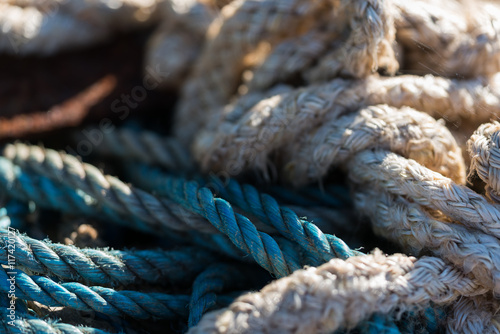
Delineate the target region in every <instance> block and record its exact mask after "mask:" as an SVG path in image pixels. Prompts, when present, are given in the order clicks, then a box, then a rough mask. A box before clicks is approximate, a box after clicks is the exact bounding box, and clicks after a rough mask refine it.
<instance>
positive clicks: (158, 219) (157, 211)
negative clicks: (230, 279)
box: [4, 143, 214, 232]
mask: <svg viewBox="0 0 500 334" xmlns="http://www.w3.org/2000/svg"><path fill="white" fill-rule="evenodd" d="M4 155H5V156H6V157H7V158H9V159H10V160H12V161H13V162H14V163H15V164H16V165H19V166H21V168H23V169H26V170H33V171H35V172H36V173H38V174H39V175H43V176H46V177H48V178H51V179H52V180H55V181H58V182H61V183H63V184H65V185H67V186H70V187H73V188H74V189H80V190H82V191H83V192H85V193H87V194H88V195H90V196H92V197H93V198H95V199H96V200H98V201H99V204H100V205H101V206H105V207H107V208H109V209H111V210H112V211H115V212H117V213H118V214H121V215H132V216H133V218H136V219H139V220H141V221H144V222H145V223H148V224H151V225H152V226H158V227H167V228H170V229H174V230H181V231H182V230H186V229H195V230H199V231H204V232H214V228H213V227H212V226H211V225H210V224H209V223H208V222H207V221H206V220H204V219H202V218H200V217H199V216H197V215H193V214H190V213H189V212H187V211H186V210H183V209H182V208H181V207H179V206H177V205H175V204H173V203H172V201H170V200H168V199H166V198H158V197H156V196H154V195H151V194H149V193H147V192H145V191H142V190H140V189H137V188H134V187H131V186H129V185H126V184H125V183H123V182H122V181H120V180H119V179H118V178H116V177H113V176H109V175H104V174H103V173H102V172H101V171H99V169H97V168H96V167H94V166H93V165H90V164H87V163H82V162H81V161H80V160H78V158H76V157H73V156H71V155H69V154H66V153H62V152H57V151H55V150H51V149H43V148H41V147H39V146H29V145H24V144H21V143H17V144H15V145H11V144H9V145H7V146H6V147H5V149H4Z"/></svg>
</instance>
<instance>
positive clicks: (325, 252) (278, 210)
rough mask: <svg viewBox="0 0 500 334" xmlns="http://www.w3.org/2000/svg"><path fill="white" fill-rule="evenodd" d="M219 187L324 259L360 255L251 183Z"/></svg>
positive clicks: (231, 182)
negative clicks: (262, 192) (259, 190)
mask: <svg viewBox="0 0 500 334" xmlns="http://www.w3.org/2000/svg"><path fill="white" fill-rule="evenodd" d="M219 185H221V183H219ZM217 189H218V191H219V193H220V195H221V197H222V198H225V199H227V200H229V201H233V202H234V204H235V205H236V206H238V207H240V208H241V209H242V210H244V211H246V212H248V213H251V214H253V215H255V216H256V217H257V218H258V219H260V220H261V221H262V222H264V223H267V224H270V225H272V226H274V227H275V228H276V230H278V231H279V232H280V233H281V234H282V235H283V236H284V237H286V238H287V239H289V240H292V241H295V242H296V243H297V244H299V245H300V246H301V247H304V249H306V250H307V251H309V252H310V253H312V254H315V255H316V256H317V257H318V258H320V259H322V260H324V261H329V260H331V259H332V258H334V257H338V258H341V259H346V258H347V257H350V256H353V255H355V254H357V253H356V252H353V251H352V250H351V249H350V248H349V247H348V246H347V245H346V244H345V243H344V242H343V241H342V240H341V239H339V238H337V237H335V236H333V235H325V234H324V233H323V232H322V231H321V230H320V229H319V228H318V227H317V226H316V225H315V224H312V223H310V222H308V221H305V220H303V219H300V218H299V217H298V216H297V214H295V212H293V211H292V210H290V209H288V208H286V207H281V206H280V205H279V204H278V202H277V201H276V200H275V199H274V198H273V197H271V196H269V195H267V194H261V193H259V192H258V191H257V189H255V188H254V187H253V186H251V185H249V184H244V185H240V184H239V183H238V182H237V181H235V180H232V179H231V180H229V181H228V183H227V184H226V185H225V186H220V187H217Z"/></svg>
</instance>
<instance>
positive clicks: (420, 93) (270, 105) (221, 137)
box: [193, 76, 500, 175]
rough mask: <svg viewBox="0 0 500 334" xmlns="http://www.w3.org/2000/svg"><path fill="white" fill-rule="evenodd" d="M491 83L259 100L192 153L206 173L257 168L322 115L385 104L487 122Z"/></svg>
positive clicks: (367, 85)
mask: <svg viewBox="0 0 500 334" xmlns="http://www.w3.org/2000/svg"><path fill="white" fill-rule="evenodd" d="M496 78H497V77H493V78H491V79H490V80H489V81H486V80H485V79H474V80H471V81H453V80H450V79H444V78H436V77H432V76H426V77H415V76H400V77H394V78H381V77H376V76H372V77H370V78H368V79H366V80H364V81H353V80H344V79H335V80H333V81H331V82H330V83H327V84H324V85H320V86H310V87H308V88H303V89H297V90H294V91H292V92H290V93H284V94H281V95H276V96H274V97H271V98H269V99H266V100H263V101H261V102H259V103H258V104H256V105H255V106H254V107H252V108H251V109H250V110H248V111H247V112H246V113H244V114H243V115H242V116H241V117H240V118H239V119H238V120H237V121H236V122H232V121H231V122H230V121H226V122H223V123H221V124H220V125H218V126H217V127H216V128H215V129H207V130H204V131H202V132H200V133H199V134H198V136H197V137H196V139H195V142H194V147H193V154H194V156H195V159H196V160H198V161H199V162H200V163H201V164H202V167H204V168H205V169H210V170H214V171H218V170H223V171H226V172H228V173H229V174H230V175H236V174H238V173H240V172H241V171H243V170H245V169H247V168H249V167H257V168H259V169H262V168H263V166H266V165H267V161H268V159H269V158H268V154H269V153H270V152H273V151H275V150H277V149H278V148H282V147H283V146H285V144H289V143H290V142H293V141H296V140H297V139H298V137H299V134H302V133H304V132H305V133H307V132H309V131H311V130H313V129H314V128H315V127H317V126H319V125H320V124H322V122H324V121H325V117H326V115H328V118H327V119H335V118H337V117H339V116H341V115H342V114H343V113H346V112H352V111H355V110H358V109H359V108H360V107H363V106H364V105H366V104H381V103H386V104H388V105H391V106H394V107H398V108H399V107H402V106H404V105H407V106H410V107H413V108H416V109H418V110H422V111H424V112H428V113H431V114H432V115H434V116H438V117H445V118H446V119H450V120H452V119H457V118H460V117H464V118H472V117H474V119H475V120H477V121H480V120H482V119H485V118H486V119H489V118H490V117H491V116H492V114H493V115H494V114H500V110H499V109H498V105H500V90H497V87H496V86H498V85H496V84H495V80H496ZM498 78H500V77H498ZM443 129H444V127H443ZM278 134H279V135H278ZM234 143H237V145H234ZM462 169H463V168H462Z"/></svg>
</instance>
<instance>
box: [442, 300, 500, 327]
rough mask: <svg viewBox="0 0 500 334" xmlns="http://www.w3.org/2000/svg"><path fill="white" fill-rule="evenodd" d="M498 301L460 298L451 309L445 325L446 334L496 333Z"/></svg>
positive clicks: (499, 324) (498, 324) (499, 325)
mask: <svg viewBox="0 0 500 334" xmlns="http://www.w3.org/2000/svg"><path fill="white" fill-rule="evenodd" d="M498 306H499V305H498V301H496V300H492V298H488V297H486V296H485V297H483V296H477V297H470V298H462V299H461V300H458V301H457V302H456V303H455V304H454V305H453V307H452V310H451V311H450V313H449V315H448V321H447V323H446V332H447V333H452V334H455V333H487V334H490V333H498V332H499V331H500V323H499V317H498V315H497V310H498Z"/></svg>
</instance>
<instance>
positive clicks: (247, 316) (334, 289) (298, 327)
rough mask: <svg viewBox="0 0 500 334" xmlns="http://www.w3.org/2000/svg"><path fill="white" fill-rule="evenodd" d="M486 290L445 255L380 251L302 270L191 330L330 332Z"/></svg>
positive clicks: (242, 299)
mask: <svg viewBox="0 0 500 334" xmlns="http://www.w3.org/2000/svg"><path fill="white" fill-rule="evenodd" d="M368 287H369V288H368ZM486 291H487V290H486V289H485V288H483V287H482V286H481V285H478V284H477V283H476V282H475V281H474V280H471V279H470V278H468V277H467V276H464V275H463V274H462V273H461V272H460V271H458V270H457V269H455V268H454V267H452V266H450V265H447V264H446V263H445V262H443V261H442V260H441V259H439V258H434V257H422V258H420V259H419V260H416V259H415V258H412V257H407V256H404V255H401V254H396V255H391V256H388V257H386V256H384V255H383V254H381V253H380V252H375V253H374V254H372V255H362V256H356V257H352V258H349V259H347V260H345V261H344V260H340V259H333V260H330V262H328V263H326V264H324V265H322V266H320V267H318V268H312V267H311V268H308V269H306V270H298V271H296V272H295V273H293V274H292V275H291V276H288V277H285V278H282V279H279V280H277V281H274V282H272V283H271V284H269V285H267V286H266V287H265V288H264V289H262V290H261V291H260V292H257V293H250V294H247V295H244V296H241V297H239V298H238V299H237V300H236V301H235V302H233V303H232V304H231V305H230V306H229V308H228V309H223V310H221V311H216V312H212V313H209V314H207V315H206V316H205V317H203V318H202V320H201V322H200V323H199V324H198V326H196V327H194V328H193V329H191V330H190V332H189V333H232V332H236V331H238V332H239V333H265V332H266V330H267V328H273V330H276V331H279V332H280V333H324V332H331V331H334V330H336V329H338V328H353V327H354V326H355V325H356V324H357V323H359V322H360V321H362V320H364V319H366V318H367V317H368V316H369V315H370V314H373V313H375V312H378V313H384V314H386V313H389V312H391V311H392V310H395V309H396V308H397V309H398V310H400V311H404V310H411V309H414V308H415V307H416V306H417V305H421V306H424V305H427V304H428V303H429V302H431V301H432V302H434V303H437V304H439V303H449V302H451V301H453V300H456V299H457V298H458V297H459V296H474V295H479V294H482V293H485V292H486ZM318 309H320V310H323V312H317V311H316V310H318Z"/></svg>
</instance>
